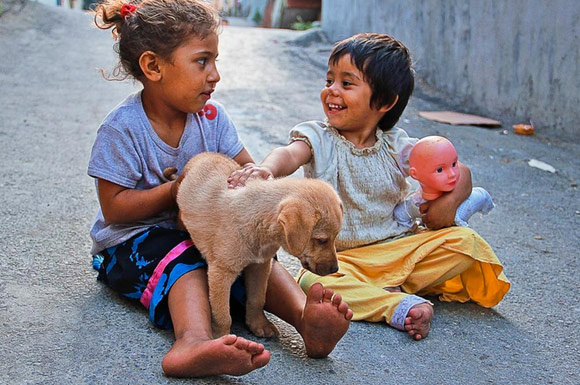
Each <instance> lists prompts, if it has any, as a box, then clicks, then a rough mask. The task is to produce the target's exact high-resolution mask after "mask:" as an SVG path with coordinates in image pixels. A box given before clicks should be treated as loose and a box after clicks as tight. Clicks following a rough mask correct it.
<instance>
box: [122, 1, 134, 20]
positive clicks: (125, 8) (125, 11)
mask: <svg viewBox="0 0 580 385" xmlns="http://www.w3.org/2000/svg"><path fill="white" fill-rule="evenodd" d="M136 9H137V7H136V6H134V5H133V4H127V3H124V4H123V5H122V6H121V17H122V18H123V19H124V18H126V17H127V16H129V15H131V14H132V13H133V12H135V10H136Z"/></svg>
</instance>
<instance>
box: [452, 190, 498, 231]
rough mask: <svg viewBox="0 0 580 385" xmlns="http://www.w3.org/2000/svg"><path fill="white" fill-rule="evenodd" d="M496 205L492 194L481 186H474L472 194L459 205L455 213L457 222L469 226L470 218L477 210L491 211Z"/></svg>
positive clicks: (483, 212) (481, 211)
mask: <svg viewBox="0 0 580 385" xmlns="http://www.w3.org/2000/svg"><path fill="white" fill-rule="evenodd" d="M494 207H495V205H494V203H493V200H492V199H491V195H489V193H488V192H487V191H486V190H485V189H483V188H481V187H474V188H473V190H472V191H471V195H469V197H468V198H467V199H466V200H465V201H464V202H463V203H461V204H460V205H459V207H458V208H457V211H456V213H455V224H457V225H459V226H467V222H468V221H469V218H471V216H472V215H473V214H475V213H477V212H480V213H482V214H487V213H489V212H490V211H491V210H492V209H493V208H494Z"/></svg>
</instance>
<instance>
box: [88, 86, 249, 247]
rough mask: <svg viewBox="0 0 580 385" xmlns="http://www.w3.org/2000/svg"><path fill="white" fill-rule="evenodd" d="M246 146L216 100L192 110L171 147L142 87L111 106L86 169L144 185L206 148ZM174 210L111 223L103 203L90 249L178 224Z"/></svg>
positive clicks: (235, 150) (232, 151)
mask: <svg viewBox="0 0 580 385" xmlns="http://www.w3.org/2000/svg"><path fill="white" fill-rule="evenodd" d="M243 148H244V146H243V144H242V142H241V141H240V139H239V137H238V134H237V131H236V128H235V126H234V124H233V122H232V120H231V119H230V117H229V116H228V115H227V113H226V111H225V110H224V108H223V106H222V105H221V104H219V103H217V102H215V101H209V102H208V103H207V104H206V105H205V107H204V109H203V111H201V112H199V113H197V114H188V116H187V120H186V124H185V130H184V131H183V135H182V137H181V140H180V142H179V146H178V147H176V148H175V147H171V146H170V145H168V144H167V143H165V142H164V141H163V140H162V139H161V138H160V137H159V136H158V135H157V133H156V132H155V130H154V129H153V126H152V125H151V123H150V122H149V119H148V118H147V115H146V114H145V110H144V109H143V104H142V102H141V92H137V93H134V94H132V95H129V96H128V97H127V98H126V99H125V100H124V101H123V102H122V103H121V104H119V105H118V106H117V107H115V108H114V109H113V111H111V112H110V113H109V114H108V115H107V117H106V118H105V120H104V121H103V123H102V124H101V126H100V127H99V129H98V131H97V136H96V139H95V143H94V145H93V149H92V151H91V156H90V160H89V167H88V174H89V175H90V176H91V177H93V178H95V186H96V187H97V191H98V179H97V178H99V179H105V180H107V181H110V182H112V183H115V184H118V185H120V186H123V187H126V188H130V189H137V190H146V189H150V188H153V187H156V186H159V185H160V184H162V183H165V182H167V179H165V177H164V176H163V170H165V169H166V168H167V167H176V168H177V170H178V173H180V172H181V170H183V167H184V166H185V164H186V163H187V161H188V160H189V159H191V158H192V157H193V156H194V155H196V154H199V153H202V152H217V153H221V154H225V155H227V156H229V157H232V158H233V157H235V156H236V155H238V154H239V153H240V151H242V150H243ZM176 217H177V211H176V210H167V211H165V212H162V213H160V214H158V215H157V216H155V217H153V218H148V219H146V220H143V221H139V222H136V223H128V224H110V223H107V222H106V221H105V219H104V218H103V213H102V211H101V209H100V208H99V210H98V212H97V216H96V218H95V221H94V223H93V227H92V229H91V232H90V234H91V238H92V240H93V246H92V248H91V254H93V255H94V254H97V253H99V252H100V251H102V250H103V249H105V248H108V247H111V246H114V245H117V244H119V243H121V242H123V241H125V240H127V239H129V238H131V237H132V236H134V235H136V234H138V233H140V232H142V231H144V230H146V229H147V228H149V227H151V226H153V225H159V226H161V227H165V228H175V226H176Z"/></svg>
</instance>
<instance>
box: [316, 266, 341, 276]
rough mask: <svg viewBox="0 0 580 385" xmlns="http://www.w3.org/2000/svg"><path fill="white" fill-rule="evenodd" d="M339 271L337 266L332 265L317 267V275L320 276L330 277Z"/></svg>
mask: <svg viewBox="0 0 580 385" xmlns="http://www.w3.org/2000/svg"><path fill="white" fill-rule="evenodd" d="M337 271H338V265H337V264H332V265H318V266H317V267H316V271H315V273H316V274H318V275H328V274H332V273H336V272H337Z"/></svg>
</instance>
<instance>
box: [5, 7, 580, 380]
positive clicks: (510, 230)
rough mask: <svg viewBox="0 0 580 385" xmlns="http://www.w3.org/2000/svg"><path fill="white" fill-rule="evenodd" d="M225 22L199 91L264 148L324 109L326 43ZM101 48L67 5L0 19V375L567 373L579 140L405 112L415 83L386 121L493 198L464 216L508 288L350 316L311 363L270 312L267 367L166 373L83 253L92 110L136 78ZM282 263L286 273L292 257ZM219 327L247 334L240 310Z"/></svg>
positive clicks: (135, 319)
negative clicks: (273, 335) (458, 166)
mask: <svg viewBox="0 0 580 385" xmlns="http://www.w3.org/2000/svg"><path fill="white" fill-rule="evenodd" d="M235 24H236V23H235V22H234V21H232V23H231V25H229V26H226V27H224V30H223V33H222V35H221V42H220V44H221V46H220V61H219V63H218V64H219V69H220V71H221V75H222V80H221V82H220V83H219V85H218V90H217V92H216V93H215V94H214V95H215V98H216V99H217V100H219V101H221V102H222V103H224V104H225V106H226V107H227V109H228V111H229V113H230V114H231V116H232V118H233V120H234V121H235V122H236V124H237V126H238V129H239V132H240V135H241V137H242V139H243V140H244V142H245V143H246V144H247V147H248V148H249V150H250V152H251V154H252V155H253V156H254V157H255V159H256V160H261V159H262V158H263V157H264V156H265V155H266V154H267V153H268V152H269V151H270V150H271V149H272V148H274V147H275V146H278V145H282V144H285V143H286V138H287V133H288V130H289V129H290V128H291V127H292V126H293V125H294V124H296V123H298V122H300V121H303V120H309V119H316V118H321V117H322V109H321V107H320V103H319V100H318V95H319V91H320V89H321V87H322V86H323V85H324V80H325V77H324V76H325V67H324V66H325V58H326V56H327V55H328V52H329V49H330V44H329V43H328V42H326V41H325V40H324V39H320V35H319V33H318V32H316V31H314V32H312V31H310V32H295V31H289V30H273V29H259V28H248V27H242V26H235ZM112 44H113V40H112V38H111V35H110V32H109V31H100V30H98V29H96V28H94V26H92V19H91V16H89V15H87V14H84V13H82V12H79V11H72V10H69V9H66V8H57V7H49V6H45V5H42V4H38V3H28V4H26V5H25V7H24V8H23V9H22V10H19V8H18V7H15V8H12V10H11V11H10V12H8V13H6V14H4V15H2V17H0V143H1V151H0V166H1V167H0V175H1V177H0V191H1V194H0V271H1V272H2V273H1V278H0V328H1V330H0V357H1V360H0V383H1V384H268V385H276V384H284V385H287V384H305V385H307V384H308V385H309V384H324V385H326V384H356V383H359V384H377V385H378V384H381V385H384V384H415V385H420V384H426V385H427V384H428V385H431V384H510V385H511V384H534V385H535V384H557V385H566V384H578V383H579V381H580V380H579V378H580V369H579V368H580V351H579V346H580V344H579V342H578V340H579V332H578V329H579V322H578V319H579V318H580V302H579V301H580V295H579V290H578V282H580V279H579V278H580V277H579V273H578V271H579V270H578V269H579V266H578V261H579V257H578V253H579V251H580V250H579V249H580V247H579V246H580V236H579V230H578V228H579V225H580V199H579V192H578V183H579V179H580V161H579V159H578V158H579V154H580V145H578V144H574V143H569V142H566V141H565V140H563V139H562V138H559V137H558V135H557V133H554V132H550V131H549V130H542V128H541V127H539V128H537V135H535V136H518V135H514V134H513V131H512V130H511V124H512V123H516V122H504V127H503V128H501V129H485V128H478V127H469V126H449V125H444V124H438V123H433V122H430V121H427V120H424V119H422V118H420V117H418V111H421V110H447V109H450V108H454V107H453V106H449V105H446V104H445V103H444V102H443V101H441V100H438V99H436V98H433V97H431V96H430V95H431V94H430V93H429V92H427V91H426V90H425V89H418V90H417V92H416V94H415V96H414V97H413V98H412V100H411V102H410V106H409V107H408V108H407V110H406V112H405V114H404V116H403V117H402V119H401V121H400V126H401V127H403V128H405V129H406V130H408V132H409V133H410V135H413V136H419V137H420V136H425V135H428V134H440V135H444V136H447V137H449V138H450V139H451V140H452V141H453V142H454V143H455V145H456V147H457V149H458V152H459V154H460V158H461V160H462V161H463V162H465V163H466V164H468V165H470V167H471V169H472V172H473V180H474V185H479V186H484V187H485V188H486V189H487V190H488V191H489V192H490V193H491V194H492V196H493V198H494V200H495V203H496V206H497V207H496V208H495V210H493V211H492V212H491V213H490V214H489V215H488V216H485V217H479V216H475V217H474V218H472V220H471V223H470V224H471V225H472V227H473V228H474V229H476V230H477V231H478V232H479V233H480V234H482V235H483V237H484V238H485V239H486V240H487V241H488V242H489V243H490V244H491V245H492V246H493V247H494V249H495V250H496V252H497V254H498V256H499V258H500V259H501V260H502V261H503V263H504V265H505V273H506V275H507V276H508V277H509V279H510V280H511V282H512V284H513V287H512V290H511V291H510V292H509V293H508V294H507V296H506V298H505V299H504V301H503V302H502V303H500V304H499V305H498V306H496V307H495V308H493V309H485V308H482V307H479V306H477V305H475V304H469V303H468V304H456V303H442V302H438V301H435V319H434V322H433V324H432V329H431V333H430V335H429V337H428V338H427V339H425V340H423V341H420V342H415V341H412V340H411V339H410V338H409V337H408V336H407V335H406V334H405V333H401V332H399V331H397V330H394V329H392V328H390V327H389V326H387V325H386V324H370V323H364V322H359V323H353V324H352V326H351V328H350V329H349V331H348V333H347V334H346V336H345V337H344V338H343V340H342V341H341V342H340V343H339V344H338V346H337V347H336V349H335V350H334V351H333V352H332V354H331V355H330V356H329V357H328V358H326V359H321V360H314V359H309V358H307V356H306V354H305V351H304V348H303V346H302V342H301V339H300V337H299V335H298V334H297V333H296V332H295V331H294V330H293V328H291V327H289V326H288V325H286V324H285V323H284V322H282V321H280V320H278V319H276V318H275V317H273V319H274V321H275V322H276V323H277V325H278V326H279V327H280V329H281V332H282V335H281V336H280V338H279V339H273V340H259V339H257V340H259V341H260V342H263V343H264V344H265V345H266V347H267V348H268V349H270V350H271V352H272V359H271V361H270V363H269V364H268V365H267V366H266V367H264V368H262V369H259V370H256V371H254V372H252V373H250V374H248V375H246V376H243V377H229V376H219V377H212V378H205V379H196V380H178V379H169V378H166V377H164V376H163V374H162V371H161V367H160V361H161V358H162V357H163V355H164V354H165V352H166V351H167V350H168V349H169V347H170V346H171V344H172V341H173V336H172V333H171V332H169V331H161V330H159V329H156V328H154V327H152V325H151V324H150V323H149V322H148V320H147V317H146V315H145V312H144V310H143V309H142V308H141V307H140V306H137V305H135V304H133V303H131V302H129V301H127V300H124V299H122V298H120V297H119V296H118V295H116V294H115V293H113V292H111V291H110V290H108V289H107V288H105V287H104V286H103V285H101V284H100V283H98V282H97V281H96V280H95V277H96V273H95V271H93V270H92V267H91V258H90V256H89V248H90V240H89V236H88V231H89V228H90V225H91V222H92V220H93V217H94V215H95V211H96V209H97V204H98V203H97V198H96V194H95V191H94V185H93V181H92V180H91V178H89V177H88V176H87V175H86V167H87V161H88V157H89V152H90V149H91V145H92V142H93V139H94V137H95V133H96V129H97V127H98V125H99V123H100V122H101V120H102V119H103V118H104V117H105V115H106V114H107V112H108V111H110V110H111V109H112V108H113V107H114V106H115V105H116V104H117V103H119V102H120V101H121V100H122V99H123V98H124V97H125V95H126V94H127V93H129V92H132V91H133V90H135V89H136V87H138V84H135V83H133V82H131V81H126V82H108V81H105V80H103V79H102V77H101V75H100V73H99V71H98V70H97V68H105V69H109V70H110V69H112V68H113V66H114V65H115V57H114V54H113V50H112ZM461 107H462V108H465V109H467V108H468V107H467V106H459V107H458V106H455V108H461ZM463 112H469V111H465V110H464V111H463ZM503 130H507V134H502V132H503ZM576 142H578V141H576ZM531 159H536V160H540V161H543V162H545V163H548V164H550V165H552V166H553V167H554V168H555V169H556V172H555V173H551V172H548V171H543V170H541V169H538V168H536V167H531V166H530V165H529V164H528V162H529V161H530V160H531ZM281 261H282V263H283V264H284V265H285V266H286V267H287V268H288V269H289V270H290V271H291V272H292V273H295V272H296V271H297V269H298V263H297V261H296V260H295V259H292V258H291V257H289V256H288V255H286V254H281ZM233 331H234V332H235V333H238V334H240V335H242V336H244V337H247V338H251V339H255V338H254V337H253V336H252V335H250V334H249V332H248V331H247V330H246V329H245V327H244V326H243V325H242V324H240V323H236V324H235V325H234V328H233Z"/></svg>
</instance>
